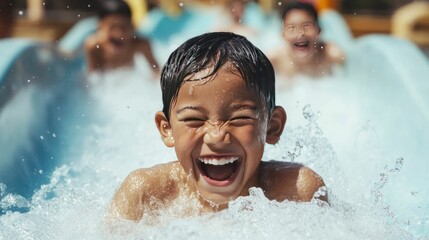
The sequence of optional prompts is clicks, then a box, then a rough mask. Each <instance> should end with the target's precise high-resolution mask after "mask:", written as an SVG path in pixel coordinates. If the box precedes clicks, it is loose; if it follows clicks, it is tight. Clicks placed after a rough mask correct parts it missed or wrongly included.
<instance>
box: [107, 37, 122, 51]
mask: <svg viewBox="0 0 429 240" xmlns="http://www.w3.org/2000/svg"><path fill="white" fill-rule="evenodd" d="M110 43H111V44H112V45H113V46H115V47H117V48H119V47H122V45H124V41H123V40H122V39H118V38H113V37H111V38H110Z"/></svg>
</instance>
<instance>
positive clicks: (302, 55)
mask: <svg viewBox="0 0 429 240" xmlns="http://www.w3.org/2000/svg"><path fill="white" fill-rule="evenodd" d="M281 19H282V21H283V38H284V40H285V42H286V48H285V51H283V52H282V51H279V52H277V55H275V56H274V57H273V58H271V60H272V61H273V64H274V66H275V68H276V72H278V73H279V74H282V75H286V76H294V75H296V74H303V75H308V76H312V77H321V76H324V75H329V74H331V71H332V66H333V65H334V64H341V63H343V62H344V54H343V52H342V51H341V49H339V48H338V47H337V46H335V45H334V44H332V43H325V42H322V41H321V40H320V39H319V35H320V31H321V29H320V26H319V21H318V14H317V11H316V9H315V8H314V7H313V5H312V4H310V3H306V2H293V3H289V4H287V5H285V7H284V8H283V9H282V10H281Z"/></svg>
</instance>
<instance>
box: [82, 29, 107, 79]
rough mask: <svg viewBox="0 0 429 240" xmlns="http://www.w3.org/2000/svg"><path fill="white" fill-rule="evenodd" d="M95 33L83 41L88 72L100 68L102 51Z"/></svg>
mask: <svg viewBox="0 0 429 240" xmlns="http://www.w3.org/2000/svg"><path fill="white" fill-rule="evenodd" d="M100 45H101V44H100V43H99V37H98V35H97V33H95V34H94V35H91V36H89V37H88V38H87V39H86V41H85V45H84V47H85V53H86V61H87V69H88V71H89V72H92V71H95V70H98V69H101V68H102V59H103V58H102V51H101V47H100Z"/></svg>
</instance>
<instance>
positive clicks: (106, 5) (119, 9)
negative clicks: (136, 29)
mask: <svg viewBox="0 0 429 240" xmlns="http://www.w3.org/2000/svg"><path fill="white" fill-rule="evenodd" d="M112 14H117V15H121V16H124V17H127V18H129V19H131V8H130V6H128V4H127V3H126V2H125V1H123V0H105V1H101V5H100V9H99V10H98V18H99V19H103V18H104V17H106V16H109V15H112Z"/></svg>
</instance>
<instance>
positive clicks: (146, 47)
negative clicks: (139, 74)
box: [138, 38, 160, 75]
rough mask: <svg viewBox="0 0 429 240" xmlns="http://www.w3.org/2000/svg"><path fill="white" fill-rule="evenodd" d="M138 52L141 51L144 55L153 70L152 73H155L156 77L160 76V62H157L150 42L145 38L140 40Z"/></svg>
mask: <svg viewBox="0 0 429 240" xmlns="http://www.w3.org/2000/svg"><path fill="white" fill-rule="evenodd" d="M138 50H139V52H141V53H143V55H144V56H145V58H146V59H147V61H148V62H149V64H150V67H151V69H152V72H154V73H155V74H156V75H158V74H159V71H160V69H159V65H158V62H157V61H156V59H155V57H154V55H153V52H152V47H151V45H150V42H149V41H148V40H147V39H144V38H142V39H139V44H138Z"/></svg>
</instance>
